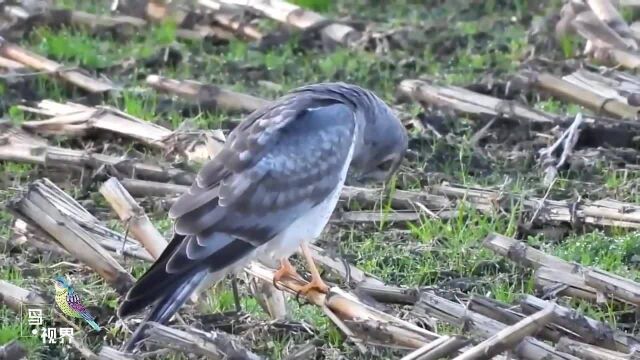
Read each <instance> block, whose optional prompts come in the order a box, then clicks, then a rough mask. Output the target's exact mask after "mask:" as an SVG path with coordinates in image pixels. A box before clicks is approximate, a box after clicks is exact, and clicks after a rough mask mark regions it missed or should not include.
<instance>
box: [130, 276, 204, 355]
mask: <svg viewBox="0 0 640 360" xmlns="http://www.w3.org/2000/svg"><path fill="white" fill-rule="evenodd" d="M208 273H209V272H208V271H207V270H201V271H199V272H197V273H195V274H192V276H191V278H189V279H188V280H186V281H185V282H184V283H182V284H181V285H180V286H179V287H178V288H177V289H176V290H175V291H173V292H170V293H168V294H166V295H165V296H164V297H163V298H161V299H160V300H159V301H158V302H157V303H156V304H155V305H154V307H153V309H152V310H151V311H150V312H149V314H148V315H147V316H146V317H145V319H144V320H143V321H142V323H141V324H140V326H138V328H137V329H136V331H135V332H134V333H133V335H131V338H130V339H129V341H127V343H126V344H125V345H124V351H127V352H131V351H133V349H134V348H135V347H136V345H137V344H138V343H139V342H140V341H141V340H142V339H143V338H144V335H145V334H144V332H145V331H146V328H147V326H146V325H147V322H157V323H160V324H163V323H165V322H167V321H168V320H169V319H171V317H172V316H173V314H175V313H176V312H177V311H178V309H179V308H180V307H181V306H182V305H183V304H184V303H185V302H186V301H187V299H188V298H189V296H190V295H191V294H192V293H193V291H194V290H196V289H197V288H198V287H199V286H200V285H201V284H202V282H203V280H205V278H206V276H207V274H208Z"/></svg>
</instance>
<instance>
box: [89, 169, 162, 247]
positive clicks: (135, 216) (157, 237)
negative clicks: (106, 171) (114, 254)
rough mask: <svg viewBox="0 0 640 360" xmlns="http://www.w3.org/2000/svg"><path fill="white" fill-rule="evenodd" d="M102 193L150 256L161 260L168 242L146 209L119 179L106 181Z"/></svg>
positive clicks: (101, 189) (101, 188)
mask: <svg viewBox="0 0 640 360" xmlns="http://www.w3.org/2000/svg"><path fill="white" fill-rule="evenodd" d="M100 193H101V194H102V196H104V198H105V199H106V200H107V202H109V204H110V205H111V208H112V209H113V211H114V212H115V213H116V214H118V217H119V218H120V220H122V221H123V222H124V223H125V224H126V226H127V227H128V228H129V229H130V230H131V233H133V236H134V237H135V238H136V239H138V241H140V243H141V244H142V245H143V246H144V248H145V249H147V251H148V252H149V254H151V256H153V258H154V259H157V258H159V257H160V255H161V254H162V252H163V251H164V249H165V248H166V247H167V240H166V239H165V238H164V237H163V236H162V234H160V232H158V230H157V229H156V228H155V226H153V224H152V223H151V220H149V218H148V217H147V215H146V214H145V212H144V209H143V208H142V207H140V205H138V203H136V201H135V200H134V199H133V198H132V197H131V195H129V193H128V192H127V190H126V189H125V188H124V187H123V186H122V184H120V182H119V181H118V179H116V178H110V179H109V180H107V181H105V182H104V183H103V184H102V186H101V187H100Z"/></svg>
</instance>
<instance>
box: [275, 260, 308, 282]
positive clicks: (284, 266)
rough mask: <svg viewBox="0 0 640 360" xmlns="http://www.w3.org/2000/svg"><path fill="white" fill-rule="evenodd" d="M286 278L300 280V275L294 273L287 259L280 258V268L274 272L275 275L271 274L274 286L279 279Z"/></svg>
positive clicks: (294, 270)
mask: <svg viewBox="0 0 640 360" xmlns="http://www.w3.org/2000/svg"><path fill="white" fill-rule="evenodd" d="M286 276H288V277H290V278H293V279H300V278H302V277H301V276H300V274H298V272H297V271H296V268H294V267H293V265H291V263H290V262H289V259H287V258H282V259H280V268H279V269H278V270H277V271H276V272H275V274H273V282H274V284H275V282H276V281H280V279H282V278H283V277H286Z"/></svg>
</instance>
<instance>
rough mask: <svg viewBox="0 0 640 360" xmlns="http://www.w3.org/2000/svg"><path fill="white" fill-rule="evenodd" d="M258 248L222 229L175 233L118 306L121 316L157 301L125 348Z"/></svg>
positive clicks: (131, 346) (133, 345) (166, 319)
mask: <svg viewBox="0 0 640 360" xmlns="http://www.w3.org/2000/svg"><path fill="white" fill-rule="evenodd" d="M198 240H200V241H198ZM254 249H255V247H254V246H253V245H251V244H249V243H248V242H245V241H242V240H237V239H234V238H233V237H231V236H229V235H226V234H221V233H210V234H206V233H203V234H201V235H200V238H197V237H196V236H192V235H188V236H184V235H179V234H174V237H173V239H172V241H171V242H170V243H169V245H168V246H167V247H166V248H165V250H164V251H163V253H162V255H160V257H159V258H158V259H157V260H156V261H155V263H154V264H153V265H152V266H151V268H149V270H147V272H146V273H145V274H144V275H142V277H140V279H138V281H137V282H136V284H135V285H134V286H133V287H132V288H131V289H130V290H129V292H128V293H127V296H126V298H125V300H124V301H123V302H122V304H121V305H120V308H119V309H118V316H119V317H121V318H122V317H125V316H127V315H130V314H133V313H136V312H139V311H141V310H143V309H144V308H145V307H147V306H149V305H152V304H153V308H152V310H151V312H150V313H149V314H148V315H147V316H146V317H145V319H144V321H143V323H142V324H141V325H140V326H138V328H137V329H136V331H135V332H134V334H133V335H132V337H131V339H130V340H129V341H128V342H127V344H125V350H126V351H127V352H130V351H132V350H133V349H134V348H135V347H136V345H137V344H138V343H139V342H140V340H142V339H143V337H144V333H145V330H146V326H145V324H146V323H147V322H158V323H161V324H162V323H165V322H167V321H168V320H169V319H171V317H172V316H173V315H174V314H175V313H176V312H177V311H178V310H179V309H180V307H181V306H182V305H184V303H185V302H186V301H187V299H188V298H189V296H191V294H192V293H193V292H194V291H195V290H196V289H198V288H199V287H200V286H201V285H203V283H204V281H205V280H206V281H207V282H209V281H218V280H221V279H222V278H223V277H224V276H225V275H226V274H227V273H228V272H230V271H231V270H232V268H233V266H232V265H233V264H234V263H237V262H238V261H240V260H243V259H246V258H247V255H248V254H249V253H250V252H251V251H252V250H254Z"/></svg>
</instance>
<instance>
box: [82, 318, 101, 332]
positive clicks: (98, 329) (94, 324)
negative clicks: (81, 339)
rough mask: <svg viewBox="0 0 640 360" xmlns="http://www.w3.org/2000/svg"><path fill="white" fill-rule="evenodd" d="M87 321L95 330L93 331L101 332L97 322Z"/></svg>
mask: <svg viewBox="0 0 640 360" xmlns="http://www.w3.org/2000/svg"><path fill="white" fill-rule="evenodd" d="M85 320H87V322H88V323H89V325H91V327H92V328H93V330H95V331H100V325H98V324H97V323H96V322H95V321H93V320H88V319H85Z"/></svg>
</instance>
